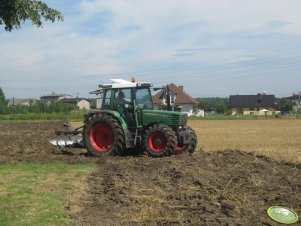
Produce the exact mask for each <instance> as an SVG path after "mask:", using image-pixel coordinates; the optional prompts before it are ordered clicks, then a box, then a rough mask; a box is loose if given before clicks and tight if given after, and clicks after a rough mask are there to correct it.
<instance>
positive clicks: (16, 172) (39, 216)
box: [0, 163, 95, 225]
mask: <svg viewBox="0 0 301 226" xmlns="http://www.w3.org/2000/svg"><path fill="white" fill-rule="evenodd" d="M94 168H95V165H94V164H74V165H70V164H64V163H54V164H24V163H13V164H1V165H0V175H1V177H0V222H1V225H67V224H68V222H69V216H68V212H67V211H66V208H65V207H66V204H67V203H70V202H76V200H74V197H75V196H74V194H77V192H78V191H77V190H81V191H82V190H83V189H84V188H83V187H84V186H85V179H86V177H87V176H88V175H89V174H90V173H91V172H92V170H93V169H94Z"/></svg>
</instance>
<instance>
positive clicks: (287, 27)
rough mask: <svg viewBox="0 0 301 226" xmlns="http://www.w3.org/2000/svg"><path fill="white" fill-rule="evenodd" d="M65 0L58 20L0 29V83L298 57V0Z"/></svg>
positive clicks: (300, 23) (300, 19) (300, 24)
mask: <svg viewBox="0 0 301 226" xmlns="http://www.w3.org/2000/svg"><path fill="white" fill-rule="evenodd" d="M49 2H50V1H49ZM60 4H62V3H60ZM65 4H66V5H65V7H66V8H68V9H69V8H72V10H73V11H74V12H73V13H72V12H70V10H68V14H66V15H65V21H64V22H63V23H60V22H56V23H54V24H51V23H46V24H45V25H44V28H42V29H37V28H35V27H31V26H29V27H28V26H25V27H23V28H21V29H20V30H18V31H13V32H11V33H0V42H1V45H0V52H1V55H0V68H1V69H2V70H1V72H0V82H2V81H1V79H2V80H3V81H4V82H6V83H4V84H7V86H10V87H11V86H13V85H14V82H13V80H14V79H15V80H18V79H20V78H27V77H28V78H29V79H31V80H30V82H32V80H33V79H37V81H36V82H38V81H39V79H41V83H45V82H44V81H50V82H49V83H48V84H49V85H51V81H52V80H53V79H61V81H68V82H70V83H69V84H70V85H72V84H73V85H75V84H76V81H80V82H82V86H90V85H95V87H96V84H91V83H92V82H91V81H90V80H89V81H88V79H86V80H85V79H83V80H81V79H82V78H83V77H84V78H85V77H87V78H94V77H93V75H97V74H99V75H102V76H105V75H108V76H107V77H109V74H114V73H125V72H129V73H130V72H133V73H134V72H138V73H139V72H140V71H141V72H142V71H145V70H153V71H156V69H158V68H159V69H160V68H171V69H170V71H172V70H176V69H177V68H179V67H180V66H182V65H183V66H185V65H195V64H196V65H197V64H202V65H216V69H217V70H218V66H219V65H221V66H224V65H227V64H231V63H239V62H247V61H250V60H256V59H259V58H264V57H270V58H271V59H273V57H277V56H278V55H281V53H282V49H290V51H289V52H284V54H282V55H283V56H284V57H287V58H289V57H292V56H294V57H295V58H296V59H300V55H298V53H299V52H298V50H296V49H294V48H295V46H298V45H299V46H300V44H301V41H300V36H301V29H300V27H301V15H300V13H299V11H298V10H299V9H300V8H301V2H300V1H299V0H291V1H286V0H264V1H263V0H253V1H242V0H219V1H210V0H207V1H200V0H187V1H174V0H166V1H159V0H154V1H139V0H133V1H126V0H119V1H116V0H110V1H109V0H92V1H87V0H81V1H78V2H77V5H74V4H73V5H72V6H69V5H68V4H67V3H65ZM51 6H52V7H56V6H55V5H53V4H52V5H51ZM59 10H60V9H59ZM63 13H64V11H63ZM298 40H299V41H298ZM181 49H186V50H187V49H190V50H194V51H182V52H181V51H180V52H179V51H178V50H181ZM276 49H277V52H276V51H275V50H276ZM298 57H299V58H298ZM189 70H190V69H189ZM189 70H188V69H187V70H186V71H184V72H185V73H186V74H187V73H190V72H191V71H189ZM170 71H168V70H166V71H162V72H160V74H161V75H160V74H157V73H155V75H154V76H151V75H150V73H149V74H147V73H145V74H144V76H145V78H146V79H154V80H158V78H159V76H164V77H165V78H166V79H167V78H168V79H169V80H172V79H175V80H176V79H177V80H178V81H180V80H181V75H178V77H177V78H173V77H168V76H170ZM199 72H201V71H199ZM206 73H209V74H210V73H212V72H211V71H209V69H208V71H206ZM89 76H90V77H89ZM91 76H92V77H91ZM124 76H126V77H129V76H130V75H124ZM147 76H148V77H147ZM201 76H203V75H201V73H200V77H201ZM224 76H227V75H224ZM72 79H73V81H72ZM169 80H168V81H169ZM9 81H12V82H9ZM166 81H167V80H166ZM200 81H201V80H200ZM85 84H86V85H85ZM59 85H60V86H61V87H63V86H64V85H65V84H64V82H62V84H59ZM192 86H193V84H192V85H191V87H192ZM92 89H93V87H92ZM192 89H193V88H192ZM196 90H197V89H196ZM20 92H21V91H20ZM39 92H40V91H39Z"/></svg>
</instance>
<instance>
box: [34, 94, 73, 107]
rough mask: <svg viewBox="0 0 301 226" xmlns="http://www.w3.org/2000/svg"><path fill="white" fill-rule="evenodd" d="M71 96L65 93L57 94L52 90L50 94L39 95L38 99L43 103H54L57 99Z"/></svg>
mask: <svg viewBox="0 0 301 226" xmlns="http://www.w3.org/2000/svg"><path fill="white" fill-rule="evenodd" d="M71 97H72V96H70V95H67V94H57V93H55V92H52V93H51V94H47V95H45V96H41V97H40V100H41V102H43V103H46V104H48V105H49V104H51V103H55V102H57V101H59V100H62V99H65V98H71Z"/></svg>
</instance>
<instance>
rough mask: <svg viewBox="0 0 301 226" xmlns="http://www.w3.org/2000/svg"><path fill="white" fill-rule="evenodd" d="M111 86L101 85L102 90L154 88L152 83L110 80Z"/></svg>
mask: <svg viewBox="0 0 301 226" xmlns="http://www.w3.org/2000/svg"><path fill="white" fill-rule="evenodd" d="M110 80H111V81H112V82H111V83H109V84H100V85H99V88H101V89H117V88H132V87H152V86H153V84H152V83H150V82H130V81H127V80H124V79H110Z"/></svg>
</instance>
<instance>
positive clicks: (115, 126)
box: [83, 113, 125, 157]
mask: <svg viewBox="0 0 301 226" xmlns="http://www.w3.org/2000/svg"><path fill="white" fill-rule="evenodd" d="M83 135H84V142H85V146H86V147H87V150H88V152H89V153H91V154H92V155H95V156H98V157H102V156H108V155H119V154H121V152H122V151H123V150H124V146H125V141H124V133H123V130H122V128H121V126H120V125H119V123H118V121H117V120H116V119H115V118H113V117H112V116H111V115H108V114H102V113H98V114H94V115H92V116H90V117H89V118H88V120H87V122H86V125H85V128H84V131H83Z"/></svg>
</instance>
